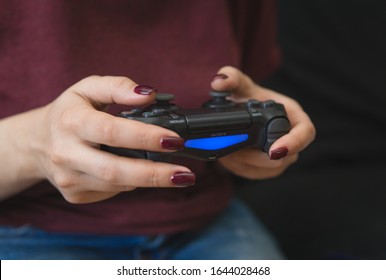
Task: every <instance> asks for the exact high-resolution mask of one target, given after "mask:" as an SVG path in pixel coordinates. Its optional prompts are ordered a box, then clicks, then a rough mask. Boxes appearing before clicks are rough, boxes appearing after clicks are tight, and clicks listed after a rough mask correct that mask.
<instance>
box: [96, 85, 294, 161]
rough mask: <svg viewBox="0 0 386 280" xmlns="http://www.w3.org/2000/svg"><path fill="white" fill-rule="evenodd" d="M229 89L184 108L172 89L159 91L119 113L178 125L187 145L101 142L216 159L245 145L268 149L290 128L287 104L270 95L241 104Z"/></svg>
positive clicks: (165, 156)
mask: <svg viewBox="0 0 386 280" xmlns="http://www.w3.org/2000/svg"><path fill="white" fill-rule="evenodd" d="M230 95H231V93H230V92H216V91H212V92H210V96H211V97H212V99H210V100H209V101H207V102H206V103H204V104H203V106H202V107H201V108H199V109H186V110H184V109H180V108H178V107H177V106H176V105H175V104H173V103H171V101H172V100H173V99H174V95H172V94H167V93H164V94H157V96H156V102H155V103H154V104H152V105H150V106H148V107H146V108H144V109H139V108H134V109H131V110H130V111H123V112H121V113H120V116H121V117H123V118H126V119H130V120H137V121H141V122H144V123H148V124H153V125H158V126H162V127H165V128H167V129H170V130H173V131H175V132H176V133H177V134H178V135H179V136H180V137H182V138H183V139H184V140H185V143H184V148H183V149H182V150H180V151H176V152H172V153H160V152H150V151H143V150H131V149H123V148H116V147H109V146H102V149H103V150H106V151H109V152H112V153H114V154H117V155H121V156H127V157H136V158H145V159H150V160H154V161H165V162H168V161H170V160H171V157H172V156H181V157H190V158H195V159H199V160H206V161H212V160H215V159H218V158H220V157H223V156H225V155H228V154H230V153H232V152H235V151H237V150H240V149H242V148H245V147H257V148H260V149H261V150H263V151H265V152H268V151H269V148H270V147H271V145H272V144H273V143H274V142H275V141H276V140H277V139H279V138H280V137H281V136H283V135H284V134H287V133H288V132H289V130H290V128H291V125H290V122H289V120H288V118H287V114H286V111H285V109H284V106H283V105H282V104H280V103H276V102H274V101H272V100H267V101H258V100H255V99H251V100H249V101H247V102H245V103H241V104H237V103H234V102H232V101H230V100H227V99H226V97H228V96H230Z"/></svg>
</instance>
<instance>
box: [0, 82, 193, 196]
mask: <svg viewBox="0 0 386 280" xmlns="http://www.w3.org/2000/svg"><path fill="white" fill-rule="evenodd" d="M154 97H155V90H154V89H153V88H151V87H148V86H139V85H137V84H136V83H135V82H133V81H131V80H130V79H128V78H125V77H99V76H92V77H88V78H86V79H84V80H82V81H80V82H78V83H77V84H75V85H73V86H71V87H70V88H69V89H67V90H66V91H65V92H63V93H62V94H61V95H60V96H59V97H58V98H57V99H56V100H55V101H53V102H52V103H50V104H48V105H47V106H45V107H42V108H39V109H36V110H33V111H31V112H28V113H25V114H21V115H19V116H16V117H14V118H10V119H9V120H7V119H5V120H3V122H7V121H8V122H13V124H15V125H16V126H17V125H19V127H20V128H22V127H24V129H25V131H19V134H18V135H16V136H15V137H14V138H17V139H14V141H17V147H22V148H21V149H17V148H15V149H14V150H15V154H17V157H18V162H23V160H25V164H28V165H29V166H28V167H29V170H30V171H31V172H30V174H31V176H33V177H34V178H35V181H36V179H37V178H39V179H48V180H49V181H51V183H52V184H53V185H54V186H55V187H56V188H57V189H58V190H59V191H60V192H61V193H62V195H63V196H64V198H65V199H66V200H68V201H69V202H72V203H88V202H95V201H99V200H104V199H107V198H109V197H112V196H114V195H116V194H117V193H119V192H122V191H130V190H133V189H135V188H137V187H174V186H188V185H193V184H194V182H195V175H194V174H193V173H192V172H191V171H190V170H189V169H188V168H186V167H183V166H178V165H172V164H167V163H160V162H152V161H149V160H144V159H134V158H127V157H119V156H117V155H113V154H111V153H108V152H105V151H101V150H100V149H99V148H100V144H105V145H108V146H115V147H122V148H131V149H140V150H149V151H158V152H171V151H176V150H178V149H181V148H182V147H183V139H181V138H180V137H179V136H178V135H177V134H176V133H175V132H173V131H170V130H167V129H164V128H162V127H158V126H154V125H148V124H144V123H141V122H138V121H134V120H127V119H124V118H120V117H115V116H112V115H110V114H108V113H105V112H104V111H103V110H104V109H105V108H106V105H108V104H113V103H117V104H124V105H130V106H141V105H146V104H148V103H151V102H152V101H153V100H154ZM31 120H32V121H31ZM23 122H24V123H23ZM27 123H28V124H27ZM8 127H9V126H8ZM27 135H28V139H27ZM23 157H24V158H23ZM13 166H16V165H13ZM8 172H12V170H9V171H8ZM32 174H33V175H32ZM15 180H16V179H15ZM17 180H19V181H20V182H21V181H22V180H23V178H18V179H17ZM25 181H26V182H28V180H25ZM30 181H31V183H32V182H33V181H34V180H30ZM6 183H7V182H4V179H3V181H1V180H0V187H2V186H5V185H6ZM11 183H12V182H8V184H9V185H12V184H11ZM17 183H18V182H13V184H14V185H16V184H17ZM5 189H6V188H3V190H2V191H1V193H0V196H1V197H6V196H9V195H12V194H13V193H15V190H13V191H12V190H9V191H8V194H7V191H5ZM8 189H9V188H8Z"/></svg>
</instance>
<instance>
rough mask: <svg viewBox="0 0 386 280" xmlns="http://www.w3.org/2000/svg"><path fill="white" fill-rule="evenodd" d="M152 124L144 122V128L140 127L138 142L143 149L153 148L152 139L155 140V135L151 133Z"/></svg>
mask: <svg viewBox="0 0 386 280" xmlns="http://www.w3.org/2000/svg"><path fill="white" fill-rule="evenodd" d="M151 129H152V126H151V125H149V124H144V127H143V129H140V130H139V131H138V134H137V139H138V143H139V145H140V146H141V147H140V148H142V149H151V147H152V141H154V139H155V137H154V136H153V137H152V135H151V133H150V131H151Z"/></svg>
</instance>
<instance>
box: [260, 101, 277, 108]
mask: <svg viewBox="0 0 386 280" xmlns="http://www.w3.org/2000/svg"><path fill="white" fill-rule="evenodd" d="M274 105H275V101H273V100H267V101H264V102H261V104H260V106H261V107H263V108H270V107H272V106H274Z"/></svg>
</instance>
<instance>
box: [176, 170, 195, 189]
mask: <svg viewBox="0 0 386 280" xmlns="http://www.w3.org/2000/svg"><path fill="white" fill-rule="evenodd" d="M170 181H171V182H172V183H173V184H174V185H175V186H179V187H187V186H191V185H194V184H195V183H196V175H195V174H194V173H191V172H177V173H175V174H174V175H173V176H172V177H171V178H170Z"/></svg>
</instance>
